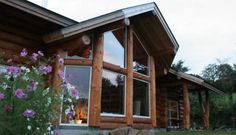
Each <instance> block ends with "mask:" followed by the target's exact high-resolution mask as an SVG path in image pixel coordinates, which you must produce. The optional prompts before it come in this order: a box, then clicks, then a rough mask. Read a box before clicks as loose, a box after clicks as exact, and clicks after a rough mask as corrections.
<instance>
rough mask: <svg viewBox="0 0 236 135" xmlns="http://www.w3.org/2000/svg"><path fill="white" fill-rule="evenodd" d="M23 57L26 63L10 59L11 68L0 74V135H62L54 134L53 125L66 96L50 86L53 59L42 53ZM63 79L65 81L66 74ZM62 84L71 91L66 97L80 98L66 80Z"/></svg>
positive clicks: (25, 54) (60, 73) (25, 51)
mask: <svg viewBox="0 0 236 135" xmlns="http://www.w3.org/2000/svg"><path fill="white" fill-rule="evenodd" d="M20 58H21V60H22V64H15V63H13V60H8V61H7V62H8V66H5V67H4V69H3V70H1V72H0V135H11V134H12V135H15V134H19V135H24V134H29V135H44V134H45V135H51V134H59V135H60V134H61V132H60V131H58V130H57V131H54V132H53V126H52V122H53V121H55V120H57V119H58V117H57V114H58V111H59V107H58V106H59V105H60V101H61V100H60V99H61V97H62V96H61V94H60V93H58V92H56V91H55V90H52V89H51V88H50V87H49V84H47V83H46V82H47V81H46V78H47V76H48V75H50V74H51V72H52V70H53V69H52V67H51V66H50V65H49V63H51V62H53V59H46V58H45V57H44V54H43V53H42V52H41V51H38V52H37V53H33V54H32V55H29V53H28V52H27V50H26V49H23V50H22V52H21V53H20ZM59 60H60V61H59V62H60V63H61V64H63V63H62V62H63V61H62V59H61V58H60V59H59ZM59 76H60V77H61V78H62V79H64V76H63V72H62V71H60V72H59ZM62 83H63V84H62V86H63V87H64V88H67V90H66V91H64V93H68V94H65V95H69V96H70V95H71V96H72V98H73V97H76V96H77V95H78V91H77V90H76V89H69V88H68V87H67V86H68V85H70V84H68V83H67V82H66V81H65V80H62Z"/></svg>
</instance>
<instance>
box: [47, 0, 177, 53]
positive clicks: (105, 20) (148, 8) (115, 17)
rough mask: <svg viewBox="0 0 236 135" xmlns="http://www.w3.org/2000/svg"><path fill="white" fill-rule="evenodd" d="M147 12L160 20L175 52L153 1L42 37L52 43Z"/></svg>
mask: <svg viewBox="0 0 236 135" xmlns="http://www.w3.org/2000/svg"><path fill="white" fill-rule="evenodd" d="M147 12H152V13H153V14H154V15H156V17H157V18H158V19H159V20H160V22H161V25H162V27H163V28H164V30H165V32H166V33H167V34H168V36H169V38H170V40H171V42H172V44H173V46H174V48H175V52H176V51H177V50H178V47H179V45H178V43H177V41H176V39H175V37H174V36H173V34H172V32H171V30H170V29H169V27H168V25H167V23H166V21H165V19H164V18H163V16H162V14H161V12H160V10H159V9H158V7H157V6H156V4H155V3H148V4H143V5H139V6H134V7H130V8H125V9H121V10H117V11H115V12H112V13H109V14H106V15H102V16H99V17H96V18H93V19H89V20H87V21H83V22H80V23H78V24H75V25H73V26H70V27H67V28H63V29H60V30H58V31H55V32H53V33H49V34H47V35H45V36H44V38H43V39H44V41H45V42H46V43H52V42H54V41H57V40H61V39H64V38H67V37H70V36H73V35H76V34H79V33H82V32H85V31H88V30H91V29H94V28H97V27H100V26H104V25H106V24H109V23H113V22H116V21H119V20H122V19H127V18H131V17H134V16H137V15H140V14H143V13H147Z"/></svg>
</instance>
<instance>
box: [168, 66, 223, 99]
mask: <svg viewBox="0 0 236 135" xmlns="http://www.w3.org/2000/svg"><path fill="white" fill-rule="evenodd" d="M169 73H171V74H174V75H176V76H178V77H180V78H183V79H185V80H189V81H191V82H194V83H196V84H199V85H202V86H203V87H205V88H207V89H209V90H211V91H213V92H215V93H217V94H220V95H225V93H224V92H223V91H221V90H219V89H217V88H215V87H213V86H212V85H210V84H208V83H207V82H205V81H204V80H203V79H200V78H197V77H195V76H192V75H189V74H186V73H183V72H180V71H175V70H174V69H170V70H169Z"/></svg>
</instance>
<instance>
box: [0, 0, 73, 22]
mask: <svg viewBox="0 0 236 135" xmlns="http://www.w3.org/2000/svg"><path fill="white" fill-rule="evenodd" d="M0 3H4V4H6V5H9V6H11V7H14V8H16V9H19V10H21V11H24V12H25V13H29V14H32V15H34V16H37V17H40V18H42V19H45V20H47V21H50V22H52V23H55V24H58V25H61V26H64V27H67V26H70V25H73V24H75V23H77V22H76V21H74V20H72V19H69V18H67V17H65V16H62V15H60V14H57V13H55V12H52V11H50V10H47V9H45V8H43V7H40V6H38V5H36V4H33V3H31V2H29V1H27V0H1V1H0Z"/></svg>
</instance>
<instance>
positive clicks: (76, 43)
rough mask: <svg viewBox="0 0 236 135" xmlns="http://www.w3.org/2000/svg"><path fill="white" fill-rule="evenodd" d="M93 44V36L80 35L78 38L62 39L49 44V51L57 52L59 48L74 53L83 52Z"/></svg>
mask: <svg viewBox="0 0 236 135" xmlns="http://www.w3.org/2000/svg"><path fill="white" fill-rule="evenodd" d="M90 44H91V38H90V36H89V35H78V36H77V37H76V38H73V39H70V40H66V41H61V42H58V43H53V44H48V51H49V52H50V53H51V52H55V51H56V50H57V48H60V49H62V50H66V51H69V52H72V53H76V52H82V51H84V50H85V49H87V48H88V47H89V45H90Z"/></svg>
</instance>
